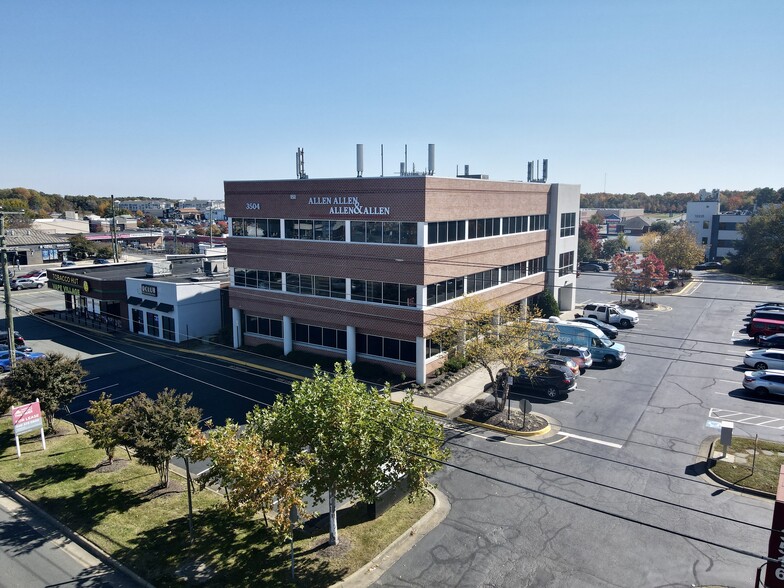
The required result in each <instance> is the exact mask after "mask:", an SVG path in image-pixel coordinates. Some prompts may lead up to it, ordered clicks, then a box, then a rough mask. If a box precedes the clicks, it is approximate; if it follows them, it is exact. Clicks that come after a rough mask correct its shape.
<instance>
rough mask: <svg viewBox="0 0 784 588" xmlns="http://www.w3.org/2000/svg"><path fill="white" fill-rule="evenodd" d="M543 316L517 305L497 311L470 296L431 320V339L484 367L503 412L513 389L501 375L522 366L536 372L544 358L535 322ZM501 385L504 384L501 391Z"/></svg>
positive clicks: (496, 401)
mask: <svg viewBox="0 0 784 588" xmlns="http://www.w3.org/2000/svg"><path fill="white" fill-rule="evenodd" d="M546 293H547V294H549V292H546ZM549 296H550V298H552V294H549ZM545 299H546V296H545ZM552 302H553V303H555V299H554V298H553V299H552ZM555 307H556V309H557V304H556V305H555ZM558 314H560V311H558ZM540 316H542V314H541V312H539V311H538V310H532V311H531V312H529V313H528V316H527V317H523V316H521V311H520V309H519V308H518V307H517V306H509V307H505V308H493V307H491V306H489V305H488V303H487V302H485V301H484V300H483V299H482V298H481V297H480V296H466V297H464V298H459V299H458V300H457V301H455V302H454V303H453V304H452V305H450V306H449V307H448V309H446V310H445V312H444V314H442V315H441V316H438V317H436V318H434V319H433V320H432V321H431V323H430V328H431V332H430V335H429V338H430V339H432V340H433V341H436V342H437V343H438V344H439V345H441V348H442V349H448V350H449V352H450V353H459V354H460V355H462V356H464V357H465V358H466V359H467V360H468V361H469V362H475V363H478V364H479V365H481V366H482V367H483V368H484V370H485V371H486V372H487V375H488V381H489V382H490V385H491V386H492V390H493V397H494V399H495V402H494V406H495V409H496V410H501V409H502V408H503V407H504V405H505V404H506V401H507V400H508V397H509V386H508V379H499V378H498V373H499V372H501V371H502V370H504V369H506V370H507V371H508V373H511V374H514V373H516V372H517V370H518V369H519V368H521V367H525V368H527V369H528V368H531V369H533V366H535V365H537V364H538V363H539V362H536V361H534V360H535V359H538V358H540V357H541V356H540V355H539V354H538V353H536V349H538V348H539V347H540V342H541V340H542V336H543V334H542V333H541V330H540V329H539V328H538V327H537V326H534V325H533V324H532V323H531V319H532V318H538V317H540ZM548 316H550V315H548ZM499 384H503V386H502V387H501V388H500V389H499Z"/></svg>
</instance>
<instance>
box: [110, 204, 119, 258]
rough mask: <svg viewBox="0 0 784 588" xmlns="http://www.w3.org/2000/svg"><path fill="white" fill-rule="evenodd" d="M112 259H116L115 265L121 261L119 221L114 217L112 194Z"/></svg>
mask: <svg viewBox="0 0 784 588" xmlns="http://www.w3.org/2000/svg"><path fill="white" fill-rule="evenodd" d="M112 258H113V259H114V263H117V262H118V261H120V257H119V255H118V252H117V220H116V218H115V216H114V194H112Z"/></svg>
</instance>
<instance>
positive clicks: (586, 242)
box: [577, 221, 602, 261]
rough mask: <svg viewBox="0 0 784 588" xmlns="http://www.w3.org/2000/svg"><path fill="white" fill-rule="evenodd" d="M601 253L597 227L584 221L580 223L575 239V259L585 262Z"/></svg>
mask: <svg viewBox="0 0 784 588" xmlns="http://www.w3.org/2000/svg"><path fill="white" fill-rule="evenodd" d="M601 251H602V246H601V243H600V241H599V227H597V226H596V225H594V224H591V223H587V222H585V221H583V222H581V223H580V231H579V233H578V237H577V259H578V260H580V261H586V260H588V259H593V258H595V257H598V256H599V254H600V253H601Z"/></svg>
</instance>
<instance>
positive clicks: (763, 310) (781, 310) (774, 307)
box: [748, 304, 784, 316]
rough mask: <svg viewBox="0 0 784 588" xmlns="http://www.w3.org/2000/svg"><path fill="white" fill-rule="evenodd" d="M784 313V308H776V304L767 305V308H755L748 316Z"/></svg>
mask: <svg viewBox="0 0 784 588" xmlns="http://www.w3.org/2000/svg"><path fill="white" fill-rule="evenodd" d="M768 311H771V312H784V306H776V305H774V304H766V305H765V306H755V307H754V308H752V309H751V310H750V311H749V314H748V316H757V313H758V312H768Z"/></svg>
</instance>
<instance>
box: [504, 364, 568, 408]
mask: <svg viewBox="0 0 784 588" xmlns="http://www.w3.org/2000/svg"><path fill="white" fill-rule="evenodd" d="M511 387H512V389H513V390H516V391H524V392H533V393H535V394H543V395H544V396H546V397H547V398H550V399H553V400H554V399H556V398H566V397H567V396H568V395H569V392H571V391H572V390H574V389H575V388H577V376H575V375H574V374H573V373H572V370H570V369H569V368H567V367H563V366H558V365H552V364H551V365H550V366H549V367H546V368H543V371H542V372H541V373H533V374H532V375H529V374H528V372H527V371H526V369H525V368H520V371H519V372H518V373H517V375H516V376H515V377H514V379H513V380H512V386H511Z"/></svg>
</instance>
